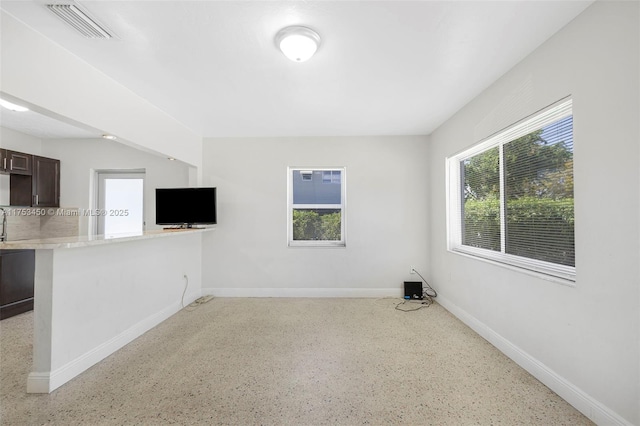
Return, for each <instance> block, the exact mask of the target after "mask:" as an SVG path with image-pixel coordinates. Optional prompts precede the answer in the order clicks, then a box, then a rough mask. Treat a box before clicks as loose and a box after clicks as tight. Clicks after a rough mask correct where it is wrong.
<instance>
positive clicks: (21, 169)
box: [2, 150, 33, 175]
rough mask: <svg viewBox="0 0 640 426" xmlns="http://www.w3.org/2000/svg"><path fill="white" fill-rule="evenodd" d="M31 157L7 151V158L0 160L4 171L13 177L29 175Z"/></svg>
mask: <svg viewBox="0 0 640 426" xmlns="http://www.w3.org/2000/svg"><path fill="white" fill-rule="evenodd" d="M32 160H33V156H32V155H30V154H25V153H23V152H17V151H9V150H7V156H6V157H5V158H4V159H3V160H2V166H3V167H5V169H6V171H7V172H9V173H11V174H15V175H31V167H32Z"/></svg>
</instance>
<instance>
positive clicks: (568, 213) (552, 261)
mask: <svg viewBox="0 0 640 426" xmlns="http://www.w3.org/2000/svg"><path fill="white" fill-rule="evenodd" d="M447 162H448V174H449V178H448V180H449V203H448V207H449V217H448V220H449V227H448V229H449V247H450V249H451V250H453V251H459V252H463V253H466V254H471V255H474V256H479V257H484V258H487V259H489V260H494V261H498V262H503V263H508V264H510V265H513V266H517V267H522V268H525V269H529V270H532V271H536V272H541V273H544V274H548V275H552V276H557V277H560V278H564V279H568V280H574V279H575V240H574V207H573V206H574V200H573V116H572V101H571V99H565V100H563V101H560V102H558V103H556V104H554V105H552V106H550V107H548V108H546V109H545V110H543V111H540V112H539V113H536V114H534V115H533V116H531V117H529V118H527V119H525V120H522V121H521V122H519V123H516V124H514V125H513V126H511V127H509V128H507V129H505V130H503V131H501V132H500V133H498V134H496V135H494V136H493V137H491V138H489V139H487V140H485V141H483V142H481V143H479V144H477V145H476V146H474V147H472V148H470V149H468V150H466V151H464V152H462V153H460V154H458V155H456V156H454V157H451V158H449V159H448V160H447Z"/></svg>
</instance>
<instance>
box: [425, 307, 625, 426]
mask: <svg viewBox="0 0 640 426" xmlns="http://www.w3.org/2000/svg"><path fill="white" fill-rule="evenodd" d="M437 301H438V303H439V304H440V305H441V306H443V307H444V308H445V309H446V310H448V311H449V312H451V313H452V314H453V315H455V316H456V317H457V318H458V319H459V320H460V321H462V322H463V323H465V324H466V325H467V326H469V327H470V328H471V329H472V330H473V331H475V332H476V333H478V334H479V335H480V336H482V337H483V338H484V339H485V340H487V341H488V342H489V343H491V344H492V345H493V346H495V347H496V348H497V349H498V350H499V351H500V352H502V353H503V354H505V355H506V356H507V357H509V358H510V359H511V360H513V361H514V362H515V363H516V364H518V365H519V366H520V367H522V368H524V369H525V370H526V371H527V372H529V374H531V375H532V376H533V377H535V378H536V379H538V380H540V382H542V383H543V384H544V385H546V386H547V387H548V388H549V389H551V390H552V391H554V392H555V393H557V394H558V395H559V396H560V397H561V398H562V399H564V400H565V401H567V402H568V403H569V404H571V405H572V406H573V407H574V408H575V409H576V410H578V411H580V412H581V413H582V414H584V415H585V416H586V417H587V418H589V420H591V421H593V422H594V423H596V424H598V425H619V426H633V424H632V423H630V422H629V421H627V420H626V419H624V418H622V417H620V416H619V415H618V414H616V413H615V412H614V411H612V410H611V409H609V408H608V407H606V406H605V405H603V404H602V403H600V402H599V401H597V400H595V399H594V398H592V397H591V396H589V395H588V394H586V393H585V392H584V391H582V390H581V389H580V388H578V387H577V386H575V385H574V384H572V383H571V382H569V381H568V380H566V379H565V378H564V377H562V376H560V375H559V374H557V373H556V372H555V371H553V370H552V369H550V368H549V367H547V366H546V365H544V364H543V363H542V362H540V361H538V360H537V359H536V358H534V357H533V356H531V355H530V354H528V353H527V352H525V351H523V350H522V349H521V348H519V347H518V346H516V345H514V344H513V343H511V342H510V341H509V340H507V339H506V338H504V337H503V336H501V335H500V334H498V333H496V332H495V331H494V330H492V329H491V328H490V327H488V326H487V325H486V324H484V323H482V322H481V321H479V320H478V319H477V318H475V317H473V316H472V315H470V314H469V313H468V312H466V311H465V310H464V309H462V308H460V307H459V306H457V305H455V304H453V303H452V302H451V301H449V300H447V299H446V298H444V297H442V295H438V299H437Z"/></svg>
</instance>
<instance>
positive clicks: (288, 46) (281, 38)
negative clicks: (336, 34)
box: [276, 26, 320, 62]
mask: <svg viewBox="0 0 640 426" xmlns="http://www.w3.org/2000/svg"><path fill="white" fill-rule="evenodd" d="M276 46H278V48H279V49H280V50H281V51H282V53H284V55H285V56H286V57H287V58H289V59H291V60H292V61H293V62H304V61H306V60H307V59H309V58H311V57H312V56H313V55H314V53H316V50H318V47H319V46H320V36H319V35H318V33H317V32H315V31H313V30H312V29H311V28H307V27H300V26H293V27H286V28H283V29H281V30H280V31H278V34H276Z"/></svg>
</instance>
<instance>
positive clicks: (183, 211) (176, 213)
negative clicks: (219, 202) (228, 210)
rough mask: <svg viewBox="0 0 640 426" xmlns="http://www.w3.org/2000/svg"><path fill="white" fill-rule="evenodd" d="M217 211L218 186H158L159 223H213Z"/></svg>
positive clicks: (157, 209) (184, 225) (157, 217)
mask: <svg viewBox="0 0 640 426" xmlns="http://www.w3.org/2000/svg"><path fill="white" fill-rule="evenodd" d="M216 213H217V212H216V188H156V224H157V225H180V226H182V227H188V228H190V227H192V226H193V225H213V224H215V223H217V214H216Z"/></svg>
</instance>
